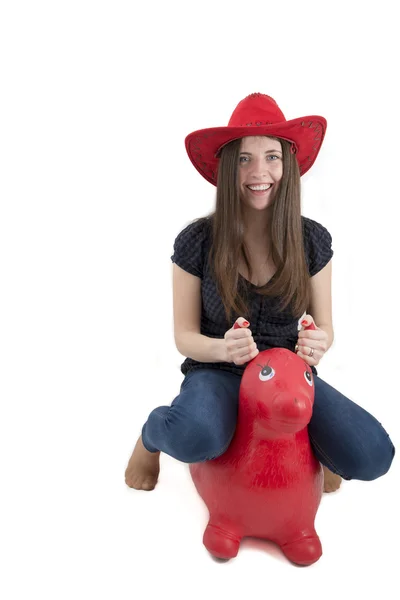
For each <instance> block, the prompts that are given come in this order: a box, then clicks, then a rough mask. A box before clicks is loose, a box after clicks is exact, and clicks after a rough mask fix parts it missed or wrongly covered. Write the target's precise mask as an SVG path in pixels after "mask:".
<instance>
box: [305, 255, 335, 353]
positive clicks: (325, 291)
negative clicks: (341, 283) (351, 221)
mask: <svg viewBox="0 0 400 600" xmlns="http://www.w3.org/2000/svg"><path fill="white" fill-rule="evenodd" d="M307 312H308V313H309V314H310V315H312V317H313V319H314V322H315V324H316V326H317V327H319V328H320V329H322V330H323V331H325V333H327V334H328V348H327V350H329V348H330V347H331V346H332V343H333V340H334V332H333V324H332V260H330V261H329V262H328V264H327V265H326V266H325V267H324V268H323V269H321V271H319V273H317V274H316V275H314V276H313V277H311V278H310V305H309V307H308V310H307Z"/></svg>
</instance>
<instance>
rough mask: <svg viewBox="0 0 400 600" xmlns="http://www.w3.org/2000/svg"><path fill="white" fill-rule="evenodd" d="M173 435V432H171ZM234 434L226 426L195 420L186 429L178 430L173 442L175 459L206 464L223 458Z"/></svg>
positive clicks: (172, 437) (187, 424)
mask: <svg viewBox="0 0 400 600" xmlns="http://www.w3.org/2000/svg"><path fill="white" fill-rule="evenodd" d="M171 433H172V432H171ZM233 434H234V429H233V431H232V429H229V428H228V427H227V426H226V424H221V425H220V426H218V425H217V424H215V423H210V422H207V421H202V420H197V419H193V420H191V421H190V422H186V424H185V427H184V428H177V429H176V432H175V435H172V436H171V439H172V440H173V454H174V457H175V458H177V459H178V460H180V461H181V462H185V463H195V462H204V461H206V460H211V459H213V458H217V456H221V454H223V453H224V452H225V450H227V448H228V446H229V444H230V442H231V440H232V438H233Z"/></svg>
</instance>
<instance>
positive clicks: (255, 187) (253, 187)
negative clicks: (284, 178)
mask: <svg viewBox="0 0 400 600" xmlns="http://www.w3.org/2000/svg"><path fill="white" fill-rule="evenodd" d="M271 185H272V184H271V183H270V184H268V185H248V186H247V187H248V188H250V189H251V190H254V191H255V192H258V191H262V190H269V188H270V187H271Z"/></svg>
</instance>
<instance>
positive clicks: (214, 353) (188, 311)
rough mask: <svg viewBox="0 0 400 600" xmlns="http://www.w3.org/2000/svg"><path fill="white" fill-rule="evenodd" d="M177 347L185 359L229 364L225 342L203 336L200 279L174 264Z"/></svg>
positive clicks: (175, 336)
mask: <svg viewBox="0 0 400 600" xmlns="http://www.w3.org/2000/svg"><path fill="white" fill-rule="evenodd" d="M173 307H174V338H175V345H176V348H177V350H178V352H180V353H181V354H182V355H183V356H187V357H190V358H192V359H193V360H198V361H199V362H226V361H228V358H227V356H226V349H225V340H224V339H215V338H210V337H207V336H206V335H202V334H201V333H200V320H201V279H200V277H196V276H195V275H192V274H191V273H188V272H187V271H185V270H184V269H181V267H179V266H178V265H177V264H176V263H174V264H173Z"/></svg>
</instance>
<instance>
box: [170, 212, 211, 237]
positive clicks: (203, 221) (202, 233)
mask: <svg viewBox="0 0 400 600" xmlns="http://www.w3.org/2000/svg"><path fill="white" fill-rule="evenodd" d="M209 228H210V219H209V217H200V218H198V219H195V220H194V221H191V222H190V223H189V224H188V225H186V226H185V227H184V228H183V229H181V231H180V232H179V233H178V235H177V236H176V240H178V239H179V241H181V242H185V243H192V242H193V241H195V242H199V241H203V240H204V239H205V238H206V237H207V235H208V233H209Z"/></svg>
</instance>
